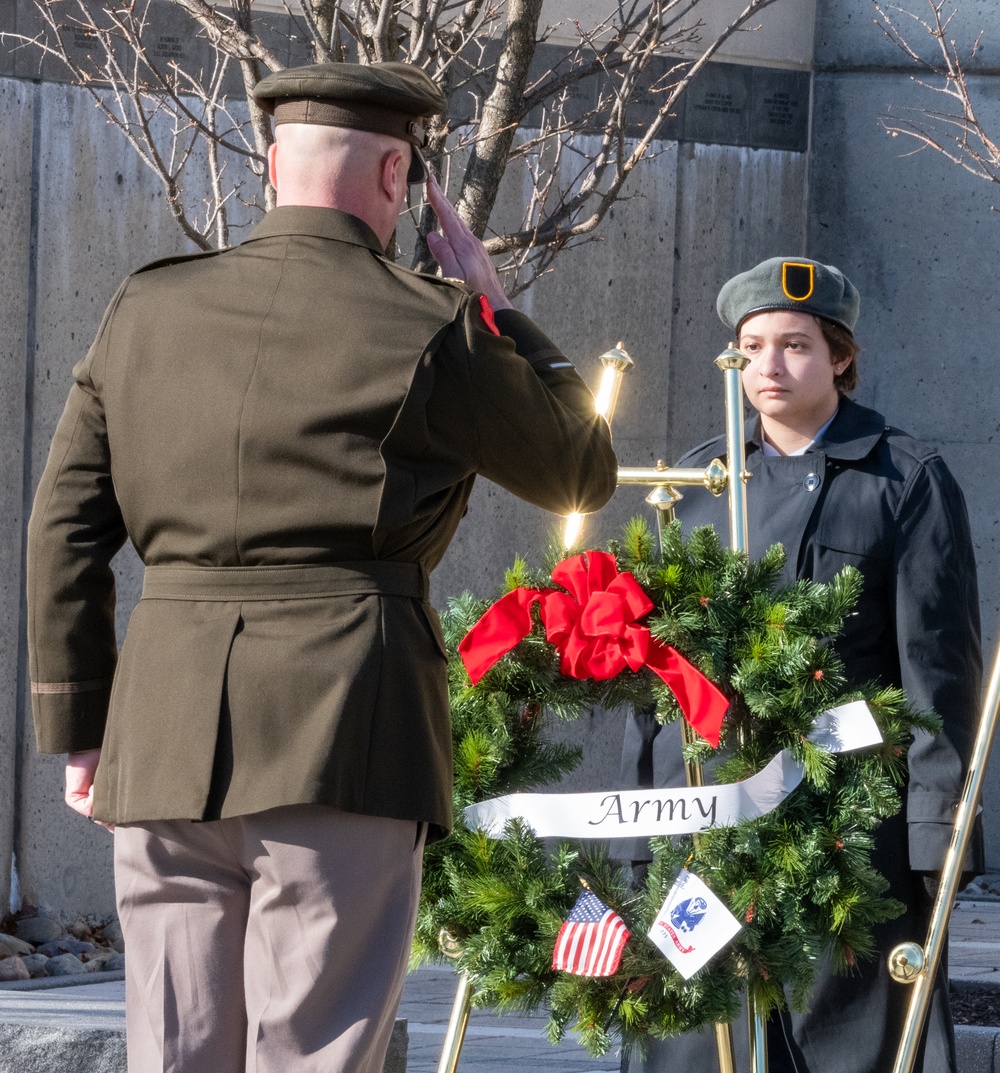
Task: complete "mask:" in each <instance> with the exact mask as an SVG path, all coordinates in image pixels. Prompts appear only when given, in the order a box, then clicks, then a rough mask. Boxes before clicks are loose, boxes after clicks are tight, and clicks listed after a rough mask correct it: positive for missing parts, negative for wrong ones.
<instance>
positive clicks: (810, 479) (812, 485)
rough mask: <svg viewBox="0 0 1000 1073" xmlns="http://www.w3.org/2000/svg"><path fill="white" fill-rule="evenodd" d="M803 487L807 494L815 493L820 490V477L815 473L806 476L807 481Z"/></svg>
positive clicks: (803, 483)
mask: <svg viewBox="0 0 1000 1073" xmlns="http://www.w3.org/2000/svg"><path fill="white" fill-rule="evenodd" d="M802 487H803V488H804V489H805V490H806V491H807V492H815V491H816V489H817V488H819V477H817V476H816V474H815V473H810V474H808V475H807V476H806V479H805V480H804V481H803V482H802Z"/></svg>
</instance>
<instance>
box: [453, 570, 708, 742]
mask: <svg viewBox="0 0 1000 1073" xmlns="http://www.w3.org/2000/svg"><path fill="white" fill-rule="evenodd" d="M552 580H553V581H556V582H558V583H559V584H560V585H562V587H563V588H564V589H566V590H567V592H560V591H559V590H557V589H514V590H513V592H508V593H507V595H506V596H503V597H501V599H499V600H498V601H497V602H496V603H495V604H494V605H493V606H492V607H491V608H490V609H489V610H488V611H487V612H486V614H485V615H483V617H482V618H481V619H480V620H479V621H478V622H477V623H476V624H475V626H473V627H472V629H471V630H469V632H468V633H467V634H466V635H465V637H463V638H462V643H461V644H460V645H459V646H458V651H459V653H460V655H461V657H462V662H463V663H464V664H465V669H466V670H467V671H468V672H469V677H470V678H471V679H472V683H473V685H475V683H476V682H478V681H479V680H480V679H481V678H482V677H483V675H484V674H485V673H486V672H487V671H488V670H489V669H490V667H492V666H493V664H494V663H496V662H497V660H499V659H500V658H501V656H505V655H506V654H507V653H508V652H509V651H510V650H511V649H512V648H514V647H515V646H516V645H517V644H518V642H520V641H523V640H524V638H525V637H527V636H528V634H529V633H531V628H532V622H531V608H532V605H533V604H535V603H536V602H537V603H538V604H539V613H540V615H541V618H542V622H543V623H544V625H545V636H546V639H547V640H549V641H550V642H551V643H552V644H554V645H555V646H556V648H557V649H558V651H559V667H560V670H561V671H562V673H563V674H564V675H566V676H567V677H569V678H595V679H597V680H598V681H605V680H606V679H608V678H614V677H615V675H617V674H620V673H621V672H622V671H623V670H624V669H625V668H626V667H629V668H631V669H632V670H633V671H637V670H639V669H640V668H641V667H648V668H649V669H650V670H651V671H653V672H654V674H657V675H659V677H660V678H662V679H663V681H664V682H666V683H667V685H668V686H670V689H671V691H672V692H673V694H674V696H675V697H676V698H677V703H678V704H679V705H680V708H681V711H682V712H683V713H684V717H685V718H686V719H687V721H688V722H689V723H690V724H691V726H693V727H694V728H695V730H697V731H698V733H699V734H700V735H701V736H702V737H703V738H704V739H705V740H706V741H707V742H709V744H711V745H712V746H713V747H715V748H718V745H719V732H720V730H721V727H722V720H723V717H724V716H725V714H726V711H727V710H728V708H729V701H728V700H726V698H725V696H724V695H723V694H722V693H721V692H720V690H719V689H718V687H717V686H715V685H714V684H713V683H712V682H710V681H709V680H708V679H707V678H706V677H705V676H704V675H703V674H702V673H701V671H699V670H698V668H697V667H695V666H694V665H693V664H692V663H689V662H688V660H686V659H685V658H684V657H683V656H682V655H681V654H680V653H679V652H678V651H677V650H676V649H674V648H671V647H670V646H669V645H665V644H663V643H662V642H661V641H658V640H657V639H656V638H655V637H654V636H653V635H652V634H651V633H650V632H649V630H648V629H647V628H646V627H645V626H640V625H638V620H639V619H640V618H642V617H643V615H648V614H649V612H650V611H652V610H653V601H652V600H650V598H649V597H648V596H647V595H646V594H645V593H644V592H643V591H642V589H641V588H640V587H639V583H638V582H637V581H636V580H635V578H634V577H633V576H632V575H631V574H630V573H628V572H626V573H623V574H620V573H619V572H618V565H617V563H616V562H615V557H614V556H613V555H610V554H608V552H606V551H588V552H586V554H585V555H574V556H573V557H572V558H571V559H563V561H562V562H561V563H559V564H558V565H557V566H556V567H555V569H554V570H553V571H552Z"/></svg>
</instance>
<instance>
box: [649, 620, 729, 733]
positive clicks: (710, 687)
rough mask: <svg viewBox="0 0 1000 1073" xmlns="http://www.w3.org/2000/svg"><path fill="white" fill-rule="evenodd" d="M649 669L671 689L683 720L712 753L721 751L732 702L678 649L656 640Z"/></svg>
mask: <svg viewBox="0 0 1000 1073" xmlns="http://www.w3.org/2000/svg"><path fill="white" fill-rule="evenodd" d="M646 666H647V667H648V668H649V669H650V670H651V671H653V672H654V673H655V674H657V675H659V677H660V678H662V679H663V681H664V682H666V683H667V685H668V686H670V691H671V692H672V693H673V695H674V696H675V697H676V698H677V703H678V704H679V705H680V709H681V711H682V712H683V713H684V718H685V719H686V720H687V721H688V722H689V723H690V724H691V726H693V727H694V729H695V730H697V731H698V733H699V734H700V735H701V736H702V737H703V738H704V739H705V741H707V742H708V744H709V745H711V746H712V748H713V749H718V747H719V735H720V733H721V731H722V720H723V719H724V718H725V715H726V712H727V711H729V701H728V700H727V699H726V697H725V694H724V693H723V692H722V691H721V690H720V689H719V687H718V686H717V685H715V683H714V682H710V681H709V680H708V679H707V678H706V677H705V676H704V675H703V674H702V673H701V671H699V670H698V668H697V667H696V666H695V665H694V664H693V663H691V662H690V661H689V660H686V659H685V658H684V657H683V656H682V655H681V654H680V652H678V651H677V649H676V648H671V647H670V645H665V644H663V642H662V641H658V640H657V639H656V638H655V637H650V640H649V654H648V655H647V656H646Z"/></svg>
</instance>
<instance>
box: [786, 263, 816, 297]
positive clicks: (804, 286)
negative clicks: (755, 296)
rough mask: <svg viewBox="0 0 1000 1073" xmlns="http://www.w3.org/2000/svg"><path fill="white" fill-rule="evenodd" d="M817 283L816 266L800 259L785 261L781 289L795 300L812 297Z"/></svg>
mask: <svg viewBox="0 0 1000 1073" xmlns="http://www.w3.org/2000/svg"><path fill="white" fill-rule="evenodd" d="M815 284H816V273H815V267H814V266H813V265H810V264H802V263H800V262H798V261H785V262H784V263H783V264H782V266H781V289H782V290H783V291H784V292H785V295H786V297H788V298H791V300H792V301H793V302H804V301H805V300H806V299H807V298H811V297H812V292H813V287H814V286H815Z"/></svg>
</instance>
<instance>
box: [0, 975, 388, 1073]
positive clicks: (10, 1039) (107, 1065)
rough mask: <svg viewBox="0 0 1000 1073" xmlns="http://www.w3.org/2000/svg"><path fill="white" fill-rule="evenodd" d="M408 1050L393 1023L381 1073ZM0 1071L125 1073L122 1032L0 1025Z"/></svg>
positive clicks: (19, 1072) (110, 1029) (101, 1029)
mask: <svg viewBox="0 0 1000 1073" xmlns="http://www.w3.org/2000/svg"><path fill="white" fill-rule="evenodd" d="M108 975H110V973H109V974H108ZM408 1047H409V1033H408V1031H407V1023H406V1021H405V1020H397V1021H396V1023H395V1025H394V1026H393V1030H392V1038H391V1039H390V1040H389V1051H388V1053H387V1054H386V1056H385V1065H384V1066H383V1067H382V1073H406V1052H407V1049H408ZM0 1069H2V1070H4V1071H7V1070H15V1069H16V1070H17V1073H126V1056H125V1032H124V1031H123V1030H122V1029H114V1028H56V1027H50V1026H47V1025H23V1024H0Z"/></svg>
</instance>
